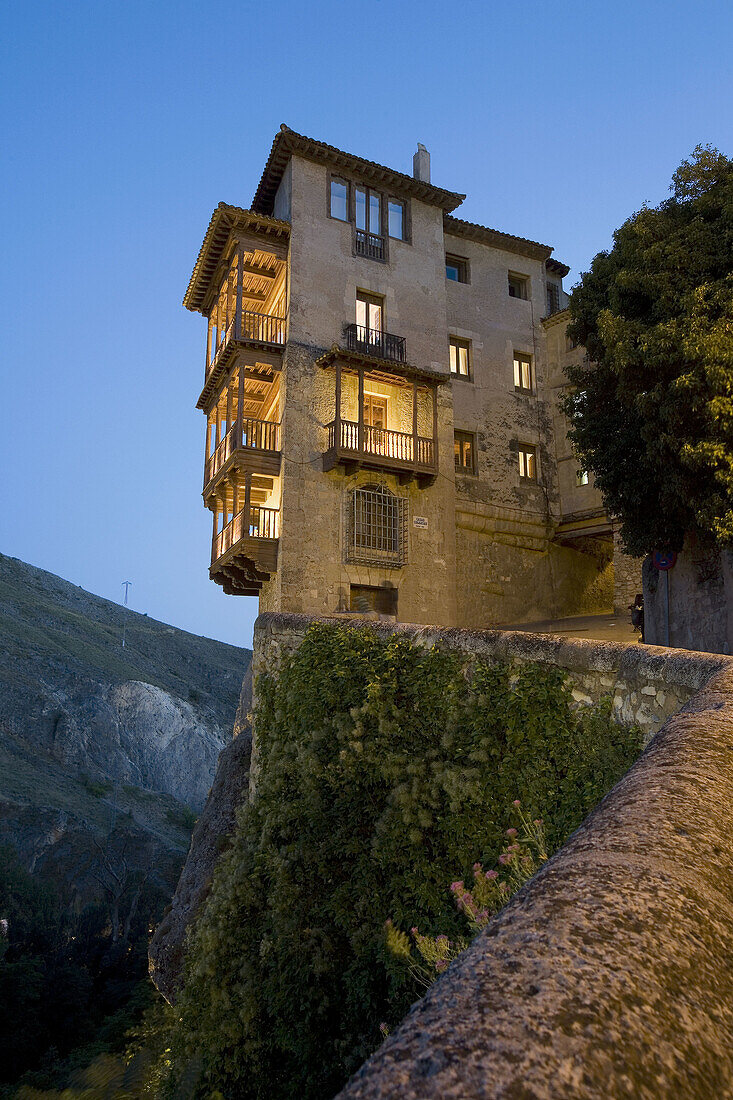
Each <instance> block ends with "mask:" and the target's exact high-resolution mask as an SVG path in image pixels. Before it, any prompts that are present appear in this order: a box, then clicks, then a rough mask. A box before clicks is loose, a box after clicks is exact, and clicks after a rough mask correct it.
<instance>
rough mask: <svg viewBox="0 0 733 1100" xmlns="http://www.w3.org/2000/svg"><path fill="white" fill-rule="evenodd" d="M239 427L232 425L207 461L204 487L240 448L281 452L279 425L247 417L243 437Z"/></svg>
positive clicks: (273, 452)
mask: <svg viewBox="0 0 733 1100" xmlns="http://www.w3.org/2000/svg"><path fill="white" fill-rule="evenodd" d="M237 427H238V426H237V424H232V426H231V428H230V429H229V431H228V432H227V433H226V435H225V436H224V438H223V439H222V440H221V441H220V443H219V446H218V447H217V448H216V449H215V450H214V451H212V453H211V454H210V455H209V457H208V458H207V459H206V464H205V466H204V486H206V485H208V484H209V482H210V481H211V479H212V477H216V475H217V474H218V473H219V470H220V469H221V468H222V466H223V465H224V463H225V462H226V461H227V459H228V458H230V457H231V455H233V454H234V452H235V451H236V450H238V449H239V448H240V447H243V448H251V449H252V450H256V451H267V452H269V453H271V454H277V453H278V452H279V451H280V424H279V423H276V422H274V421H270V420H255V419H253V418H252V417H245V418H244V420H243V421H242V434H241V435H239V434H238V432H237Z"/></svg>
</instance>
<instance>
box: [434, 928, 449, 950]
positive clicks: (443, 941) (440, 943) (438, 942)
mask: <svg viewBox="0 0 733 1100" xmlns="http://www.w3.org/2000/svg"><path fill="white" fill-rule="evenodd" d="M435 946H436V947H439V948H440V949H441V950H442V949H443V948H444V947H445V948H448V947H450V940H449V939H448V937H447V936H446V934H445V933H444V932H441V934H440V935H439V936H436V937H435Z"/></svg>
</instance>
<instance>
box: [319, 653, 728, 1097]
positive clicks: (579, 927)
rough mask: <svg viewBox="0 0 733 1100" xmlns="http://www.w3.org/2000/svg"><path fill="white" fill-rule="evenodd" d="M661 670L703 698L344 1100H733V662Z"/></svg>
mask: <svg viewBox="0 0 733 1100" xmlns="http://www.w3.org/2000/svg"><path fill="white" fill-rule="evenodd" d="M654 659H655V656H654V654H652V660H654ZM660 659H663V658H662V657H660ZM669 660H670V662H671V664H670V665H669V666H668V671H669V673H670V674H671V675H672V674H673V675H679V674H680V673H681V672H682V670H683V669H685V668H686V670H687V671H686V673H685V675H686V676H688V677H691V678H692V679H694V678H696V676H697V675H698V674H697V673H695V674H693V673H692V670H693V668H697V669H698V670H699V675H700V676H702V677H703V679H704V680H707V682H706V683H705V684H704V687H703V688H702V690H700V691H699V692H698V693H697V694H695V696H694V697H693V698H692V699H690V700H689V701H688V703H687V704H686V706H685V707H684V708H683V709H682V711H681V712H680V713H679V714H677V715H675V716H674V717H672V718H670V719H669V720H668V721H667V722H666V723H665V725H664V726H663V727H662V729H661V730H660V732H659V733H658V734H657V735H656V737H655V738H654V740H653V741H652V743H651V745H650V746H649V747H648V748H647V750H646V752H645V753H644V754H643V755H642V756H641V757H640V759H639V760H638V761H637V763H636V764H634V765H633V767H632V768H631V769H630V771H629V772H628V773H627V774H626V776H625V777H624V778H623V779H622V780H621V781H620V782H619V783H618V784H617V785H616V787H615V788H614V789H613V790H612V791H611V793H610V794H609V795H607V796H606V798H605V799H604V800H603V802H602V803H601V804H600V806H599V807H598V809H597V810H595V811H594V812H593V813H592V814H591V815H590V816H589V817H588V818H587V819H586V821H585V822H584V823H583V825H581V827H580V829H578V831H577V832H576V833H575V834H574V835H573V836H572V837H571V839H570V840H569V841H568V843H567V844H566V845H565V846H564V847H563V848H562V849H561V850H560V852H558V854H557V855H556V856H555V857H554V858H553V859H551V860H550V861H549V862H548V863H547V864H546V865H545V867H544V868H543V869H542V870H541V871H540V872H539V874H537V875H536V876H535V877H534V878H533V879H532V880H531V882H529V883H528V884H527V885H526V886H525V887H524V889H522V890H521V891H520V892H519V893H518V894H517V895H516V896H515V897H514V898H513V899H512V900H511V902H510V903H509V904H508V905H507V907H506V908H505V909H504V910H503V911H502V912H501V913H500V914H499V915H498V916H497V917H496V918H495V919H494V920H493V921H491V923H490V924H489V925H488V927H487V928H486V929H485V931H484V932H482V933H481V934H480V935H479V936H478V937H477V939H476V940H475V941H474V942H473V944H472V945H471V947H470V948H469V949H468V950H467V951H466V952H465V953H464V954H463V955H462V956H461V957H460V958H459V959H457V960H456V962H454V963H453V964H452V965H451V966H450V967H449V968H448V970H447V972H446V973H445V974H444V975H443V976H442V977H441V978H439V979H438V981H437V982H436V983H435V985H434V986H433V987H432V988H431V989H430V990H429V991H428V993H427V994H426V996H425V997H424V998H423V999H422V1000H421V1001H419V1002H417V1004H415V1005H414V1006H413V1008H412V1009H411V1011H410V1013H409V1014H408V1016H407V1017H406V1018H405V1020H404V1021H403V1023H402V1024H401V1025H400V1027H399V1028H398V1029H397V1030H396V1031H395V1032H394V1033H393V1034H392V1035H390V1036H389V1038H388V1039H387V1040H386V1041H385V1042H384V1043H383V1045H382V1046H381V1048H380V1049H379V1050H378V1051H377V1052H376V1054H374V1055H373V1057H372V1058H370V1059H369V1061H368V1062H366V1063H365V1065H364V1066H363V1067H362V1068H361V1070H359V1072H358V1073H357V1074H356V1075H355V1076H354V1077H353V1078H352V1079H351V1081H350V1083H349V1084H348V1085H347V1086H346V1088H345V1089H344V1090H343V1091H342V1092H341V1093H340V1094H339V1098H340V1100H387V1098H389V1100H392V1098H393V1097H400V1100H492V1098H497V1100H498V1098H500V1097H503V1098H507V1097H517V1098H520V1097H521V1098H524V1097H526V1098H528V1100H529V1098H533V1100H567V1098H568V1097H573V1098H574V1100H608V1098H614V1100H620V1098H622V1097H627V1098H628V1100H660V1098H662V1097H664V1098H671V1097H675V1098H679V1100H711V1098H713V1097H716V1098H717V1097H720V1098H723V1097H730V1096H731V1095H733V965H732V963H731V960H732V959H733V814H732V813H731V810H730V807H731V805H733V748H732V746H733V661H732V660H731V659H730V658H727V657H717V658H715V659H712V658H704V657H701V656H700V655H699V654H682V653H679V652H677V653H672V654H670V656H669ZM716 665H717V668H718V671H717V673H716V674H715V675H714V676H712V678H709V674H710V672H711V670H713V669H714V668H715V667H716Z"/></svg>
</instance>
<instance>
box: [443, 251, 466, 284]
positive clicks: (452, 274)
mask: <svg viewBox="0 0 733 1100" xmlns="http://www.w3.org/2000/svg"><path fill="white" fill-rule="evenodd" d="M445 277H446V279H450V281H451V282H453V283H467V282H468V260H464V259H463V257H462V256H446V257H445Z"/></svg>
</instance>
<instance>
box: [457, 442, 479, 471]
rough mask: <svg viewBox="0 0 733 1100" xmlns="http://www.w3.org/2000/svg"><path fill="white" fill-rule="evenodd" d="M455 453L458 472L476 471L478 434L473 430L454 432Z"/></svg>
mask: <svg viewBox="0 0 733 1100" xmlns="http://www.w3.org/2000/svg"><path fill="white" fill-rule="evenodd" d="M453 455H454V458H455V462H456V472H457V473H458V472H460V473H462V474H475V473H476V436H475V435H474V434H473V432H455V433H454V437H453Z"/></svg>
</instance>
